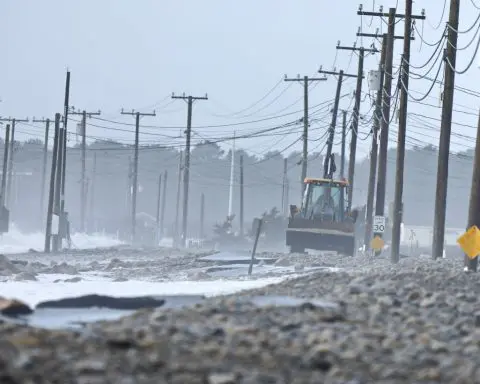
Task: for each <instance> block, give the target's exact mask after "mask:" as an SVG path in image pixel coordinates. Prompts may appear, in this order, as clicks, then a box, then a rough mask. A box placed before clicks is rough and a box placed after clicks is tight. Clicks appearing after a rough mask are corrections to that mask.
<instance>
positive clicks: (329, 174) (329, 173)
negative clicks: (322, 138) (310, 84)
mask: <svg viewBox="0 0 480 384" xmlns="http://www.w3.org/2000/svg"><path fill="white" fill-rule="evenodd" d="M318 72H319V73H323V74H325V75H338V81H337V91H336V93H335V102H334V104H333V113H332V122H331V123H330V127H329V128H328V139H327V154H326V156H325V163H324V168H323V177H324V178H325V179H331V178H333V172H334V162H333V161H332V160H333V153H332V150H333V140H334V138H335V127H336V126H337V115H338V105H339V104H340V92H341V91H342V83H343V78H344V77H356V75H349V74H345V73H344V72H343V70H341V71H340V72H331V71H324V70H322V69H320V70H319V71H318Z"/></svg>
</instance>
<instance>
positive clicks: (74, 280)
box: [64, 276, 83, 283]
mask: <svg viewBox="0 0 480 384" xmlns="http://www.w3.org/2000/svg"><path fill="white" fill-rule="evenodd" d="M82 280H83V279H82V278H81V277H78V276H77V277H72V278H71V279H65V280H64V282H65V283H78V282H79V281H82Z"/></svg>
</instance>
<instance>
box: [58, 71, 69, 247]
mask: <svg viewBox="0 0 480 384" xmlns="http://www.w3.org/2000/svg"><path fill="white" fill-rule="evenodd" d="M69 100H70V71H67V76H66V80H65V102H64V106H63V144H62V150H63V151H62V154H61V156H62V169H61V194H60V211H59V235H58V237H59V240H60V241H59V245H60V246H62V245H63V244H62V240H63V239H64V238H65V237H66V236H68V233H67V228H68V226H69V224H68V213H67V212H66V211H65V180H66V169H67V137H68V129H67V126H68V115H69V105H70V104H69Z"/></svg>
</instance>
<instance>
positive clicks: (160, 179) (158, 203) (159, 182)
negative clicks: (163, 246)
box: [155, 175, 162, 245]
mask: <svg viewBox="0 0 480 384" xmlns="http://www.w3.org/2000/svg"><path fill="white" fill-rule="evenodd" d="M161 195H162V175H159V176H158V192H157V214H156V220H155V223H156V225H157V231H156V233H155V239H156V243H157V244H155V245H158V243H159V241H160V204H161Z"/></svg>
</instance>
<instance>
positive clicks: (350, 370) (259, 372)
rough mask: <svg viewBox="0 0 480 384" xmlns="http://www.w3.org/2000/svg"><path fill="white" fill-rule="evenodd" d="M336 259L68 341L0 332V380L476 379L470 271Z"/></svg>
mask: <svg viewBox="0 0 480 384" xmlns="http://www.w3.org/2000/svg"><path fill="white" fill-rule="evenodd" d="M343 261H344V265H343V267H344V270H343V271H340V272H321V273H315V274H311V275H307V276H302V277H300V278H296V279H291V280H288V281H285V282H283V283H281V284H278V285H271V286H268V287H265V288H261V289H256V290H252V291H245V292H242V293H240V294H236V295H229V296H224V297H217V298H211V299H208V300H206V301H205V302H204V303H202V304H197V305H196V306H194V307H190V308H186V309H157V310H143V311H140V312H137V313H135V314H134V315H132V316H129V317H125V318H123V319H120V320H118V321H115V322H102V323H95V324H91V325H88V326H87V327H86V328H85V329H84V330H83V331H80V332H78V331H77V332H73V331H47V330H42V329H33V328H29V327H27V326H24V325H18V324H8V323H4V324H0V339H1V340H2V342H1V343H0V382H6V383H24V382H35V383H47V382H61V383H74V382H75V383H181V384H187V383H202V384H205V383H215V384H221V383H223V384H227V383H296V384H300V383H338V384H340V383H350V384H353V383H355V384H361V383H365V384H366V383H458V384H461V383H475V382H480V362H479V361H478V358H477V356H478V354H479V352H480V301H479V299H478V292H480V280H479V277H478V274H466V273H464V272H463V269H462V263H461V261H460V260H458V261H456V260H448V259H446V260H441V261H439V262H436V263H434V262H432V261H431V260H429V259H428V258H419V259H403V260H401V262H400V263H399V264H398V265H395V266H391V265H390V264H389V261H388V260H387V259H378V260H377V259H371V258H355V259H353V258H350V260H348V261H347V260H344V259H341V258H339V259H338V260H337V263H336V264H337V266H342V265H340V264H341V263H342V262H343ZM273 295H274V296H275V300H274V301H275V302H273V301H271V300H270V301H269V297H273ZM258 296H264V297H265V300H264V302H263V303H261V302H259V301H258ZM282 297H283V298H284V299H282ZM292 297H296V298H305V299H307V300H303V301H298V302H296V301H295V300H292V299H288V298H292ZM269 302H270V304H269Z"/></svg>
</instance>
